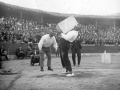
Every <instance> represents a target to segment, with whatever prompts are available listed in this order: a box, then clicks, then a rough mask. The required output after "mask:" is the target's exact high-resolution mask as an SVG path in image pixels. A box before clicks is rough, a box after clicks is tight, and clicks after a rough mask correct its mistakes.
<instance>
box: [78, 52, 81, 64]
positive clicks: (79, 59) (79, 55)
mask: <svg viewBox="0 0 120 90" xmlns="http://www.w3.org/2000/svg"><path fill="white" fill-rule="evenodd" d="M77 57H78V66H79V65H80V62H81V51H80V50H77Z"/></svg>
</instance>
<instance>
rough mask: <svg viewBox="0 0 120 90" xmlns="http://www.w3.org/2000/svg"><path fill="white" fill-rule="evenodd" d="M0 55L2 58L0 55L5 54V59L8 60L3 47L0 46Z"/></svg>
mask: <svg viewBox="0 0 120 90" xmlns="http://www.w3.org/2000/svg"><path fill="white" fill-rule="evenodd" d="M0 56H1V59H2V56H5V58H6V60H7V61H8V60H9V59H8V56H7V51H6V50H5V49H4V47H3V46H2V47H1V48H0Z"/></svg>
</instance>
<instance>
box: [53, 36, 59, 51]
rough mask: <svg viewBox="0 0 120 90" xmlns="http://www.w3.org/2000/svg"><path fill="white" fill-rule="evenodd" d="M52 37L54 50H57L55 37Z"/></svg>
mask: <svg viewBox="0 0 120 90" xmlns="http://www.w3.org/2000/svg"><path fill="white" fill-rule="evenodd" d="M53 39H54V41H53V47H54V48H55V50H57V48H58V45H57V42H56V39H55V37H54V38H53Z"/></svg>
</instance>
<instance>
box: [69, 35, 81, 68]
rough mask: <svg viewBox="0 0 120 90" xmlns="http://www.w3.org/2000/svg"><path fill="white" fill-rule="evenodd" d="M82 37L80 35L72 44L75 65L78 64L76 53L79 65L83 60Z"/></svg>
mask: <svg viewBox="0 0 120 90" xmlns="http://www.w3.org/2000/svg"><path fill="white" fill-rule="evenodd" d="M81 43H82V39H80V37H77V38H76V40H74V42H72V44H71V51H72V60H73V65H74V66H75V65H76V54H77V59H78V66H79V65H80V62H81V49H82V45H81Z"/></svg>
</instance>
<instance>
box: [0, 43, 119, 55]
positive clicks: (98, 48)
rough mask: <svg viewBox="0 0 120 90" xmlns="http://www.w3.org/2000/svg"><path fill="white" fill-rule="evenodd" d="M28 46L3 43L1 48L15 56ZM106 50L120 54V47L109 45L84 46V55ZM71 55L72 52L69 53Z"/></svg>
mask: <svg viewBox="0 0 120 90" xmlns="http://www.w3.org/2000/svg"><path fill="white" fill-rule="evenodd" d="M27 45H28V44H25V43H8V42H5V43H4V42H3V43H0V47H1V46H4V48H5V49H6V50H7V52H8V55H15V51H16V49H17V48H18V47H19V46H21V47H23V49H24V50H25V49H26V48H27ZM51 49H52V53H53V54H54V53H55V50H54V49H53V47H52V48H51ZM105 50H106V53H119V52H120V46H119V45H109V46H105V45H102V46H98V45H85V46H84V45H83V46H82V50H81V52H82V53H104V51H105ZM69 52H70V53H71V50H70V51H69Z"/></svg>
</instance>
